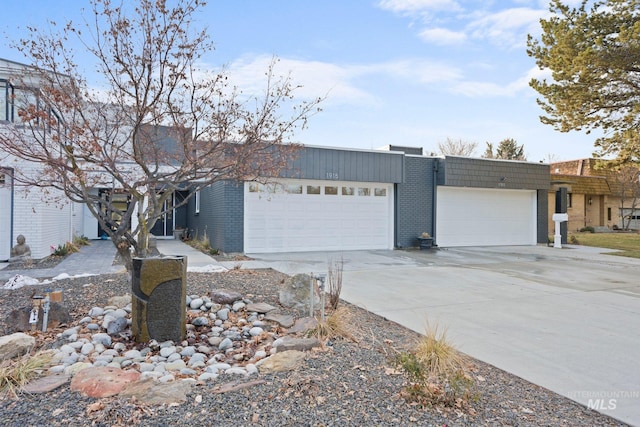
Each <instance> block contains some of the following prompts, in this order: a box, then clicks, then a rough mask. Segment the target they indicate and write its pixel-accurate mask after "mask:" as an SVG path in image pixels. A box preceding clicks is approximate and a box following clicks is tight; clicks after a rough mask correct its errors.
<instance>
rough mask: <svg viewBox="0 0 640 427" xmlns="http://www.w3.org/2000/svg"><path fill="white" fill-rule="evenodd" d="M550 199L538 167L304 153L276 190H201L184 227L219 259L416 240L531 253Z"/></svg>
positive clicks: (222, 185) (249, 185)
mask: <svg viewBox="0 0 640 427" xmlns="http://www.w3.org/2000/svg"><path fill="white" fill-rule="evenodd" d="M391 148H392V149H394V150H403V148H402V147H391ZM411 150H412V152H414V153H415V151H413V150H415V149H411ZM548 191H549V166H548V165H544V164H539V163H526V162H516V161H504V160H487V159H472V158H464V157H453V156H447V157H445V158H438V157H426V156H420V155H410V154H405V153H404V152H402V151H382V150H367V151H365V150H350V149H339V148H323V147H304V148H303V149H302V150H301V152H300V154H299V157H298V159H297V160H296V161H295V163H294V164H293V165H292V167H291V168H290V170H289V171H286V172H285V173H283V174H282V177H281V178H280V179H279V180H278V183H276V184H267V185H262V184H259V183H257V182H244V183H239V182H229V181H225V182H219V183H217V184H215V185H213V186H211V187H210V188H208V189H206V190H202V191H201V192H200V194H199V195H198V196H197V197H195V198H192V199H191V201H190V203H189V209H188V216H187V224H188V227H189V229H190V232H191V234H192V235H194V236H203V235H204V233H205V232H206V235H207V237H208V238H209V240H210V242H211V245H212V246H213V247H215V248H218V249H220V250H222V251H225V252H245V253H265V252H297V251H321V250H352V249H393V248H406V247H414V246H416V245H417V239H416V238H417V237H418V236H419V235H420V234H421V233H422V232H428V233H430V234H431V235H432V236H434V238H435V242H436V243H437V244H438V245H439V246H440V247H454V246H496V245H535V244H537V243H546V242H547V210H548V208H547V193H548Z"/></svg>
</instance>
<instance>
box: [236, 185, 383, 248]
mask: <svg viewBox="0 0 640 427" xmlns="http://www.w3.org/2000/svg"><path fill="white" fill-rule="evenodd" d="M244 193H245V194H244V251H245V252H246V253H265V252H300V251H319V250H357V249H392V248H393V194H392V193H393V186H392V185H390V184H374V183H357V182H335V181H311V180H297V181H294V180H282V181H280V182H279V183H278V184H268V185H262V184H258V183H255V182H252V183H245V190H244Z"/></svg>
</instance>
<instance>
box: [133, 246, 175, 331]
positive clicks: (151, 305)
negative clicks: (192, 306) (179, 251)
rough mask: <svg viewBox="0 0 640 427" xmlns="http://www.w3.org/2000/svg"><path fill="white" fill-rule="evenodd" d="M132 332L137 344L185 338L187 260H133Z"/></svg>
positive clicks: (169, 258) (163, 258)
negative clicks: (152, 340)
mask: <svg viewBox="0 0 640 427" xmlns="http://www.w3.org/2000/svg"><path fill="white" fill-rule="evenodd" d="M131 291H132V292H131V293H132V302H133V304H132V309H131V330H132V332H133V337H134V339H135V340H136V342H147V341H149V340H151V339H155V340H157V341H159V342H162V341H167V340H172V341H174V342H179V341H182V340H183V339H184V337H185V335H186V298H187V257H186V256H172V257H162V258H133V269H132V272H131Z"/></svg>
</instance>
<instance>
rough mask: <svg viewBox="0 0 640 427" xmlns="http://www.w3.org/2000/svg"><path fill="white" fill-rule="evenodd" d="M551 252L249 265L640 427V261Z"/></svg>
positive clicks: (308, 258) (462, 252)
mask: <svg viewBox="0 0 640 427" xmlns="http://www.w3.org/2000/svg"><path fill="white" fill-rule="evenodd" d="M599 252H600V251H598V250H594V249H593V248H582V247H574V248H568V249H554V248H549V247H546V246H525V247H499V248H493V247H492V248H456V249H448V250H433V251H356V252H344V253H320V252H314V253H297V254H294V253H291V254H268V255H267V254H264V255H253V256H252V257H253V258H255V261H251V262H248V263H246V264H243V268H248V267H250V266H253V267H269V266H270V267H272V268H274V269H276V270H279V271H282V272H284V273H287V274H295V273H310V272H313V273H322V272H326V271H327V262H328V260H329V259H333V260H337V259H341V258H342V259H343V260H344V273H343V291H342V297H343V298H344V299H346V300H347V301H349V302H351V303H354V304H357V305H359V306H362V307H365V308H366V309H368V310H370V311H373V312H375V313H377V314H380V315H382V316H384V317H386V318H388V319H391V320H393V321H396V322H398V323H400V324H402V325H404V326H406V327H409V328H411V329H413V330H415V331H418V332H424V330H425V326H426V324H427V322H437V323H438V324H439V325H440V326H444V327H447V328H448V337H449V338H451V339H452V341H453V342H454V343H455V344H456V345H457V346H458V348H460V349H461V350H462V351H463V352H465V353H467V354H469V355H471V356H473V357H475V358H477V359H480V360H483V361H485V362H487V363H490V364H492V365H494V366H497V367H498V368H501V369H504V370H506V371H508V372H510V373H512V374H515V375H518V376H520V377H522V378H524V379H527V380H529V381H531V382H533V383H535V384H538V385H541V386H543V387H545V388H548V389H550V390H553V391H555V392H556V393H559V394H561V395H563V396H567V397H569V398H571V399H573V400H575V401H577V402H580V403H582V404H584V405H586V406H591V407H592V408H595V409H597V410H599V411H600V412H603V413H606V414H608V415H610V416H612V417H615V418H617V419H619V420H621V421H624V422H627V423H631V424H635V425H640V363H638V355H639V354H640V339H638V331H640V260H637V259H630V258H624V257H617V256H612V255H603V254H601V253H599Z"/></svg>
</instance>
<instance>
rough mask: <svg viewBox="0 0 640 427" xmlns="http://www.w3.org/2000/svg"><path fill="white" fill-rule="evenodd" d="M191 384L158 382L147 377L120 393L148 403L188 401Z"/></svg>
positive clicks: (167, 403)
mask: <svg viewBox="0 0 640 427" xmlns="http://www.w3.org/2000/svg"><path fill="white" fill-rule="evenodd" d="M190 390H191V384H190V383H188V382H186V381H171V382H165V383H161V382H156V381H154V380H153V379H145V380H141V381H137V382H135V383H130V384H128V385H127V386H126V387H125V389H124V390H122V392H121V393H120V394H119V396H120V397H125V398H131V397H133V398H135V400H136V401H139V402H141V403H144V404H147V405H171V404H175V403H182V402H186V401H187V393H189V391H190Z"/></svg>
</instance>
